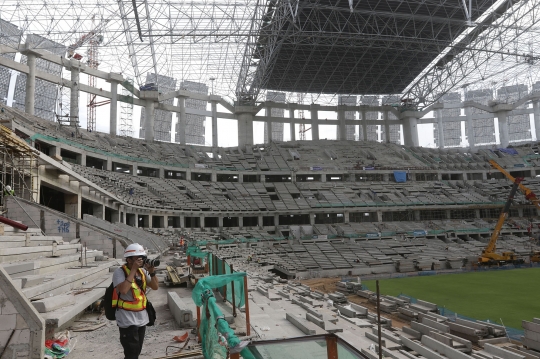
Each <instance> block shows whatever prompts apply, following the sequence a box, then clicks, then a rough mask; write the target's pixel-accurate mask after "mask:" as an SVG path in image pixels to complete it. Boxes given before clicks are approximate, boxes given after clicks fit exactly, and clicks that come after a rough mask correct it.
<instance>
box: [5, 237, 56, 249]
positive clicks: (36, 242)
mask: <svg viewBox="0 0 540 359" xmlns="http://www.w3.org/2000/svg"><path fill="white" fill-rule="evenodd" d="M54 242H56V243H63V238H62V237H60V236H32V235H31V236H29V238H28V240H27V237H26V235H9V236H0V248H20V247H37V246H51V245H52V244H53V243H54Z"/></svg>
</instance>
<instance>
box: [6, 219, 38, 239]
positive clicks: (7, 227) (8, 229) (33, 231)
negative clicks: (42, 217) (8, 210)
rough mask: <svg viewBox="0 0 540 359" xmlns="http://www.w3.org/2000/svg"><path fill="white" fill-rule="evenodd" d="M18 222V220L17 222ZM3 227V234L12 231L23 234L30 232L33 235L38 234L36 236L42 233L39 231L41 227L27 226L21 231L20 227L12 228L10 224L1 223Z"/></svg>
mask: <svg viewBox="0 0 540 359" xmlns="http://www.w3.org/2000/svg"><path fill="white" fill-rule="evenodd" d="M15 222H18V221H15ZM19 223H20V222H19ZM1 226H3V227H4V233H5V234H12V233H15V234H25V233H32V234H33V235H38V236H41V235H42V233H41V229H39V228H30V227H29V228H28V229H27V230H26V231H23V230H22V229H18V228H14V227H11V226H8V225H1Z"/></svg>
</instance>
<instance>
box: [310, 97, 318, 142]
mask: <svg viewBox="0 0 540 359" xmlns="http://www.w3.org/2000/svg"><path fill="white" fill-rule="evenodd" d="M310 111H311V139H312V140H313V141H318V140H319V124H318V121H319V105H315V104H312V105H311V108H310Z"/></svg>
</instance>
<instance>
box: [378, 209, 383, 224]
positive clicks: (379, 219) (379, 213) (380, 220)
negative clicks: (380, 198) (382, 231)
mask: <svg viewBox="0 0 540 359" xmlns="http://www.w3.org/2000/svg"><path fill="white" fill-rule="evenodd" d="M377 222H382V211H377Z"/></svg>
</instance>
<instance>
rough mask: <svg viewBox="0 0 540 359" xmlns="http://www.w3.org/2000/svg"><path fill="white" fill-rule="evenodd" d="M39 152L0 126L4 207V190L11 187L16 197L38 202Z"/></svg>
mask: <svg viewBox="0 0 540 359" xmlns="http://www.w3.org/2000/svg"><path fill="white" fill-rule="evenodd" d="M38 153H39V152H38V151H37V150H35V149H33V148H32V147H30V146H29V145H28V144H27V143H26V142H24V141H23V140H22V139H20V138H19V137H17V136H16V135H15V134H14V133H13V132H12V131H11V130H10V129H9V128H7V127H5V126H2V125H0V158H1V159H2V163H1V166H2V174H1V181H2V183H1V185H2V192H1V196H2V206H3V205H4V196H5V195H4V189H5V186H8V185H9V186H10V187H11V189H12V190H13V191H14V193H15V196H17V197H20V198H24V199H26V200H29V201H34V202H37V201H38V161H37V157H38Z"/></svg>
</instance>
